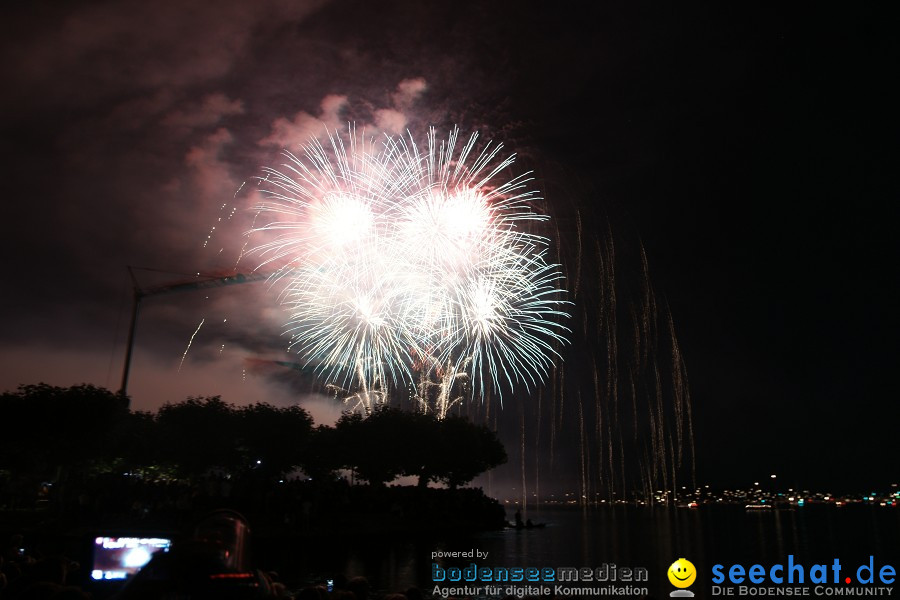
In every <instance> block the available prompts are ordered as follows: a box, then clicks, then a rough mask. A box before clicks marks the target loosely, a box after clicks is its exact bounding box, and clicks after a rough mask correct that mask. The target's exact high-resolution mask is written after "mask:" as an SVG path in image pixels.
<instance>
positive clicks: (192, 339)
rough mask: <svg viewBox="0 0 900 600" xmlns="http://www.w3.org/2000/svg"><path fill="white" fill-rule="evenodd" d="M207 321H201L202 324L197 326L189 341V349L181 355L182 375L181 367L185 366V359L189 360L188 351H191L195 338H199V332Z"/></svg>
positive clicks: (179, 368) (179, 366) (179, 369)
mask: <svg viewBox="0 0 900 600" xmlns="http://www.w3.org/2000/svg"><path fill="white" fill-rule="evenodd" d="M204 321H206V319H200V324H199V325H197V329H195V330H194V333H193V334H191V339H190V340H188V345H187V348H185V349H184V354H182V355H181V363H180V364H179V365H178V372H179V373H181V367H183V366H184V359H185V358H187V355H188V351H190V349H191V344H193V343H194V338H195V337H197V332H198V331H200V328H201V327H203V322H204Z"/></svg>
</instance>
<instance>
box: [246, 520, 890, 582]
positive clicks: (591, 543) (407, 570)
mask: <svg viewBox="0 0 900 600" xmlns="http://www.w3.org/2000/svg"><path fill="white" fill-rule="evenodd" d="M527 517H528V518H530V519H532V520H533V521H534V522H546V523H547V526H546V527H545V528H543V529H533V530H518V531H517V530H513V529H509V530H504V531H495V532H486V533H478V534H465V533H460V534H459V535H442V536H422V537H418V538H407V539H393V540H391V539H388V540H385V539H381V538H378V539H346V540H340V539H339V540H329V541H327V542H318V543H304V544H297V545H296V546H292V547H291V548H287V549H286V548H284V547H279V548H277V549H275V548H267V547H266V545H265V544H264V543H262V541H260V543H259V544H258V547H257V558H258V562H259V563H260V566H262V567H268V568H274V569H277V570H278V571H279V572H280V573H282V574H283V576H284V579H286V580H287V581H288V583H291V584H292V587H294V586H299V585H300V584H302V583H303V582H311V581H315V580H324V579H326V578H340V577H341V576H345V577H354V576H364V577H366V578H367V579H368V580H369V581H370V582H371V584H372V587H373V589H375V590H377V591H380V592H395V591H402V590H405V589H407V588H409V587H412V586H415V587H419V588H421V589H423V591H427V592H430V591H431V589H432V588H433V586H434V584H433V582H432V579H431V575H432V574H431V569H432V563H438V564H439V565H441V567H442V568H448V567H454V566H455V567H460V568H462V567H466V566H468V565H470V564H471V563H472V562H475V563H476V564H478V566H480V567H516V566H518V567H550V568H553V569H556V568H559V567H590V568H596V567H600V566H601V565H603V564H604V563H615V564H616V565H617V566H618V567H644V568H646V569H647V570H648V573H649V578H648V581H647V583H644V584H642V585H644V586H646V587H647V588H648V591H649V593H650V595H652V596H655V597H668V594H669V591H670V590H671V589H672V587H671V586H670V585H669V583H668V581H667V579H666V571H667V569H668V567H669V565H671V563H672V562H673V561H674V560H675V559H677V558H679V557H685V558H687V559H688V560H690V561H691V562H692V563H693V564H694V565H695V566H696V568H697V570H698V573H699V574H698V577H697V583H696V584H695V585H694V586H693V587H692V589H693V590H695V591H697V590H700V593H699V594H698V596H706V595H708V594H709V591H710V589H709V588H710V587H711V569H712V566H713V565H715V564H723V565H726V570H727V567H728V566H730V565H731V564H734V563H739V564H743V565H745V567H749V566H750V565H752V564H762V565H763V566H765V567H768V566H771V565H773V564H775V563H786V562H787V556H788V555H793V557H794V559H793V560H794V563H795V564H803V565H806V566H807V569H808V568H809V567H811V566H812V565H813V564H826V565H831V564H832V563H833V562H834V559H835V558H838V559H840V563H841V565H842V566H843V567H845V570H844V571H842V576H843V573H844V572H846V570H849V569H851V568H852V569H853V571H854V572H855V569H856V568H857V567H858V566H860V565H862V564H866V563H867V562H868V560H869V556H870V555H871V556H874V563H875V567H876V571H877V569H878V568H880V567H881V566H882V565H885V564H889V565H893V567H894V568H895V570H896V569H898V568H900V509H896V508H893V509H892V508H882V507H864V506H859V507H847V508H835V507H830V506H828V507H826V506H807V507H803V508H798V509H796V510H770V511H747V510H745V509H743V508H742V507H738V506H703V507H701V508H699V509H674V508H672V509H648V508H638V507H624V506H622V507H607V508H588V509H582V508H580V507H571V508H568V507H567V508H563V507H553V508H539V509H531V510H530V511H529V512H528V515H527ZM469 550H478V551H479V552H481V553H482V555H483V553H485V552H486V553H487V558H486V559H475V560H473V559H469V558H457V559H446V558H445V559H435V560H432V553H433V552H454V551H462V552H465V551H469ZM894 587H896V582H895V584H894ZM894 591H896V589H895V590H894Z"/></svg>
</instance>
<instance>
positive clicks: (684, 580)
mask: <svg viewBox="0 0 900 600" xmlns="http://www.w3.org/2000/svg"><path fill="white" fill-rule="evenodd" d="M668 575H669V581H670V582H671V583H672V585H674V586H675V587H677V588H686V587H690V586H691V584H692V583H694V580H695V579H697V569H695V568H694V564H693V563H692V562H691V561H689V560H688V559H686V558H679V559H678V560H676V561H675V562H673V563H672V566H670V567H669V571H668Z"/></svg>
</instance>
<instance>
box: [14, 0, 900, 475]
mask: <svg viewBox="0 0 900 600" xmlns="http://www.w3.org/2000/svg"><path fill="white" fill-rule="evenodd" d="M585 4H587V3H585ZM591 4H592V6H591V7H590V8H586V7H585V6H580V5H577V4H575V3H559V2H549V3H548V2H544V3H533V4H532V3H523V2H483V3H471V2H441V3H431V2H363V1H357V2H345V1H333V2H327V1H324V0H322V1H318V2H309V1H307V2H286V1H285V2H278V1H266V2H254V3H249V2H237V1H234V2H227V1H226V2H219V3H214V4H210V3H201V2H162V3H151V4H147V3H143V2H137V1H132V0H123V1H118V2H70V3H65V5H60V4H59V3H52V2H38V3H28V4H27V5H21V6H17V7H12V8H10V7H5V8H4V9H3V12H4V13H5V14H3V15H2V19H0V23H2V24H0V48H2V57H3V58H2V66H0V69H2V81H3V88H4V92H3V94H2V96H0V130H2V135H0V161H2V163H0V164H2V165H3V167H2V168H3V177H2V183H0V186H2V188H0V191H2V196H3V202H4V208H5V210H6V219H5V222H6V227H5V233H4V236H3V241H4V250H5V251H4V256H5V257H6V258H5V262H4V267H5V268H4V272H5V281H4V283H3V286H2V289H3V293H2V297H0V320H2V321H0V364H2V367H0V387H3V388H4V389H11V388H14V387H15V386H16V385H18V384H20V383H33V382H36V381H40V380H43V381H47V382H49V383H54V384H59V385H69V384H73V383H79V382H82V381H89V382H92V383H95V384H98V385H105V386H108V387H111V388H116V387H118V372H119V369H120V367H121V360H122V359H121V356H122V345H123V340H124V335H125V327H126V323H127V310H128V295H127V294H128V290H129V280H128V277H127V274H126V272H125V268H124V265H126V264H132V265H146V266H152V267H156V268H160V269H165V270H169V271H173V272H182V273H193V272H196V271H211V270H214V269H217V268H227V267H229V266H231V264H232V262H231V261H233V256H234V254H233V251H234V249H235V247H236V245H239V244H240V240H241V237H240V233H241V229H240V227H239V226H238V225H237V224H235V223H232V222H229V223H226V224H224V225H220V226H219V228H218V229H217V230H216V232H215V235H214V238H215V239H213V241H212V242H211V244H209V245H207V246H206V247H204V246H203V242H204V240H205V239H206V236H207V235H208V234H210V228H211V227H212V226H213V225H215V224H216V223H218V221H217V219H218V218H219V217H221V216H223V215H225V213H226V212H227V208H226V209H225V211H223V208H222V207H223V205H227V206H228V207H231V206H233V205H234V203H233V201H232V198H233V197H234V195H235V192H236V191H237V190H238V189H239V188H240V186H241V183H242V182H244V181H249V180H250V178H252V177H253V176H254V175H257V174H258V173H259V168H260V166H261V165H265V164H270V163H272V162H273V159H274V157H277V153H278V151H279V150H280V148H281V147H283V146H284V145H291V144H296V143H297V142H298V141H302V139H304V138H305V137H306V136H308V135H309V134H316V133H320V132H321V128H322V123H325V124H326V125H328V126H329V127H332V128H336V129H341V128H343V127H345V126H346V122H347V121H351V120H352V121H354V122H356V123H357V124H358V125H360V124H366V125H368V126H369V128H370V130H371V131H373V132H377V131H385V132H388V133H393V132H397V131H402V129H404V128H406V127H409V128H410V129H412V130H419V131H421V130H423V129H424V127H426V126H427V125H430V124H434V125H437V126H438V127H442V128H445V129H446V128H447V127H448V126H449V125H451V124H453V123H458V124H459V125H460V127H461V128H463V129H464V130H475V129H479V130H482V131H484V132H485V133H486V134H487V135H488V136H490V137H494V138H495V139H500V140H502V141H504V142H505V143H506V144H507V146H509V147H510V149H511V150H514V151H518V152H519V153H520V154H521V155H522V156H523V160H524V161H525V162H526V163H527V164H528V165H529V166H531V167H534V168H535V171H536V175H537V177H538V180H539V181H540V182H541V184H542V185H544V186H545V187H546V189H547V190H563V191H564V192H563V193H565V194H568V195H570V196H573V197H567V198H558V199H554V198H553V197H551V196H550V194H548V195H547V201H548V204H549V205H551V206H552V205H553V203H554V202H555V201H559V202H564V203H565V204H566V205H573V204H574V205H577V206H579V207H581V209H582V210H584V211H586V212H591V211H593V212H596V213H597V214H600V213H601V212H602V213H604V214H609V215H610V218H611V220H612V221H613V224H614V226H615V227H617V228H620V229H621V230H628V231H631V232H634V233H635V235H637V236H640V239H642V240H643V243H644V244H645V246H646V248H647V252H648V258H649V263H650V271H651V275H652V277H653V279H654V283H655V286H656V289H657V291H658V293H659V294H660V295H661V296H663V297H664V298H665V299H666V300H667V301H668V303H669V306H670V309H671V311H672V313H673V316H674V319H675V323H676V327H677V331H678V335H679V338H680V340H681V344H682V350H683V352H684V358H685V362H686V364H687V369H688V374H689V377H690V382H691V390H692V394H693V398H694V415H695V430H696V432H697V449H698V452H697V454H698V461H697V464H698V473H699V474H700V476H701V479H703V480H706V481H710V482H713V483H723V484H731V483H736V484H742V483H746V482H748V481H752V479H754V478H755V479H759V478H762V477H766V476H767V475H768V474H769V473H770V472H777V473H780V474H782V476H783V477H785V478H787V480H788V481H794V482H796V483H797V485H824V486H834V487H835V488H839V487H841V486H845V487H859V486H868V485H869V483H870V482H871V483H872V484H877V485H882V486H883V485H884V484H886V483H890V482H893V481H896V480H897V479H900V473H898V467H897V460H896V455H897V452H896V437H895V436H896V431H897V422H898V415H900V411H898V410H897V408H896V406H897V405H896V403H897V400H898V397H900V395H898V391H900V390H898V385H897V379H896V376H895V373H896V368H897V365H898V352H897V343H896V339H895V338H896V334H897V332H898V331H900V327H898V319H897V309H896V306H897V305H898V299H897V295H898V294H897V292H898V270H897V267H896V264H897V259H898V254H900V253H898V244H897V242H896V238H895V236H894V233H893V232H894V228H895V226H896V222H897V219H896V217H897V214H898V211H897V209H896V201H897V185H896V174H897V154H898V153H897V152H896V146H897V143H898V128H897V118H896V112H897V111H896V106H897V98H896V94H895V93H894V91H893V88H894V87H895V84H896V64H897V63H896V56H897V53H896V41H895V38H896V35H895V32H893V31H890V30H889V28H888V18H887V16H886V15H883V14H879V13H878V12H877V10H876V9H874V8H868V9H866V8H857V7H854V8H853V9H852V11H851V12H831V13H829V12H822V11H823V10H824V9H822V8H821V7H816V8H815V9H809V10H804V11H801V10H799V9H797V10H794V12H790V13H786V12H781V11H774V12H766V11H761V10H759V9H756V8H753V9H750V8H748V9H746V10H745V9H743V8H734V7H723V6H699V5H696V4H692V5H690V6H688V5H685V4H683V3H682V4H681V5H679V6H677V7H668V8H663V7H654V6H651V5H646V6H644V5H641V4H638V3H634V2H621V3H608V2H600V3H591ZM235 240H238V241H237V242H235ZM219 248H222V249H223V252H222V253H221V254H219V253H218V250H219ZM141 277H143V278H145V279H144V281H143V283H144V284H146V285H151V284H153V283H155V282H159V281H162V280H165V279H166V277H170V276H161V275H152V274H147V273H144V274H142V275H141ZM234 290H237V291H233V292H232V291H229V293H221V292H219V293H212V294H210V295H209V298H208V299H207V297H206V296H204V297H202V298H201V297H189V296H187V295H185V296H178V297H175V296H172V297H166V298H160V299H158V301H157V300H156V299H154V300H153V301H152V303H151V302H148V304H147V307H146V310H145V311H144V314H143V315H142V321H141V330H140V331H139V336H141V337H140V344H139V350H138V353H137V355H136V358H135V371H134V377H133V382H132V393H133V397H134V406H136V407H138V408H152V407H154V406H155V405H157V404H158V403H160V402H162V401H164V400H178V399H181V398H183V397H184V396H186V395H188V394H203V395H207V394H213V393H217V394H223V395H224V396H225V398H226V399H227V400H231V401H235V402H241V401H246V399H247V398H248V397H253V399H258V398H259V397H265V398H267V399H270V400H273V401H277V402H289V401H291V400H292V399H293V398H294V394H295V392H293V391H292V390H291V389H290V388H289V387H286V386H284V385H283V384H282V383H280V380H277V379H271V378H267V377H264V376H259V375H258V374H254V373H252V372H251V373H249V374H248V373H246V372H245V371H246V370H247V369H246V364H247V363H246V361H245V360H244V358H246V357H247V356H261V357H268V358H277V357H278V356H279V354H278V350H279V348H280V345H281V342H279V341H277V340H278V334H279V331H280V329H279V328H280V320H281V318H282V317H281V314H280V311H279V310H278V309H277V307H275V306H274V305H273V303H272V302H271V297H267V296H266V290H264V289H258V288H250V287H249V286H248V287H247V288H246V289H238V288H234ZM226 317H227V318H228V319H229V322H228V323H225V322H224V318H226ZM201 319H204V325H203V328H205V329H202V332H203V335H202V336H198V340H197V346H196V347H194V348H192V350H191V352H190V353H189V354H188V357H187V359H186V363H185V367H184V368H183V369H182V371H181V372H179V371H178V366H179V363H180V361H181V359H182V354H183V352H184V350H185V346H186V344H187V341H188V340H189V339H190V336H191V333H192V332H193V331H194V330H195V329H196V328H197V326H198V323H200V321H201ZM269 336H271V338H270V337H269ZM269 339H275V340H276V341H275V342H270V341H268V340H269ZM223 345H224V346H223ZM282 356H283V353H282ZM236 389H240V390H241V392H240V394H239V395H235V392H234V390H236ZM308 401H309V402H311V403H312V406H314V407H315V408H314V412H317V414H319V415H321V416H322V418H325V417H324V415H326V414H330V415H334V414H336V413H337V412H338V411H339V410H340V408H339V407H337V408H336V407H335V406H334V405H333V404H330V403H329V402H328V401H325V400H322V399H318V400H317V399H309V400H308Z"/></svg>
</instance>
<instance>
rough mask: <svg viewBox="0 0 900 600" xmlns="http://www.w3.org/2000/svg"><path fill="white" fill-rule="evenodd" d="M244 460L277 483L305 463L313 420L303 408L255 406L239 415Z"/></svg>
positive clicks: (240, 443) (240, 412)
mask: <svg viewBox="0 0 900 600" xmlns="http://www.w3.org/2000/svg"><path fill="white" fill-rule="evenodd" d="M236 417H237V441H238V444H239V454H240V458H241V459H242V460H243V461H244V464H245V465H247V468H249V469H251V470H252V471H254V472H256V473H259V474H262V475H263V476H264V477H266V478H269V479H277V478H279V477H281V476H283V475H284V474H285V473H289V472H290V471H293V470H294V469H296V468H297V467H299V466H301V465H302V464H303V463H304V460H303V458H304V454H305V452H306V449H307V445H308V444H309V439H310V434H311V432H312V425H313V420H312V417H311V416H309V413H308V412H306V411H305V410H303V409H302V408H300V407H299V406H289V407H285V408H278V407H275V406H272V405H271V404H264V403H259V404H251V405H250V406H245V407H243V408H241V409H239V410H238V411H237V414H236Z"/></svg>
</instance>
